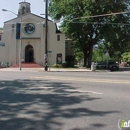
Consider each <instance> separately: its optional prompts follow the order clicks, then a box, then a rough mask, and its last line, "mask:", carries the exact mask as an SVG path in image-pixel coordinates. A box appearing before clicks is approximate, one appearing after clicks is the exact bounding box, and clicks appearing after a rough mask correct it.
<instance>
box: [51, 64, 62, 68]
mask: <svg viewBox="0 0 130 130" xmlns="http://www.w3.org/2000/svg"><path fill="white" fill-rule="evenodd" d="M52 67H54V68H59V67H60V65H58V64H54V65H52Z"/></svg>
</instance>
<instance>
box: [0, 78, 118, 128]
mask: <svg viewBox="0 0 130 130" xmlns="http://www.w3.org/2000/svg"><path fill="white" fill-rule="evenodd" d="M67 89H75V88H74V87H72V86H71V84H69V83H64V82H49V81H47V80H14V81H4V80H1V81H0V130H63V129H64V130H65V129H66V128H63V126H64V125H65V123H66V122H69V120H70V119H74V118H81V117H84V116H106V115H107V114H113V113H117V111H93V110H90V109H89V108H87V107H82V106H80V104H81V103H82V102H84V101H88V102H92V101H95V100H100V98H95V97H92V96H90V95H89V94H86V93H82V94H80V93H78V92H69V91H67ZM76 106H77V107H76ZM93 126H95V128H97V127H104V126H105V125H104V124H94V125H93ZM74 128H75V127H74ZM66 130H69V129H66ZM70 130H72V129H70ZM73 130H83V128H75V129H73Z"/></svg>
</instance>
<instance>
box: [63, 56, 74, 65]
mask: <svg viewBox="0 0 130 130" xmlns="http://www.w3.org/2000/svg"><path fill="white" fill-rule="evenodd" d="M74 60H75V58H74V56H72V55H68V56H66V58H65V61H66V63H67V65H66V66H67V67H74Z"/></svg>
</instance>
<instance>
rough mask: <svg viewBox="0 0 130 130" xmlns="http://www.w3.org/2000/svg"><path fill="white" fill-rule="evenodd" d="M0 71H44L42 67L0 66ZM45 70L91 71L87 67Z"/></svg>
mask: <svg viewBox="0 0 130 130" xmlns="http://www.w3.org/2000/svg"><path fill="white" fill-rule="evenodd" d="M0 71H36V72H45V70H44V68H22V70H19V68H0ZM47 72H91V70H90V69H87V68H48V71H47Z"/></svg>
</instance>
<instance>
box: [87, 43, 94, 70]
mask: <svg viewBox="0 0 130 130" xmlns="http://www.w3.org/2000/svg"><path fill="white" fill-rule="evenodd" d="M92 52H93V45H92V44H91V45H90V46H89V55H88V67H89V68H91V63H92Z"/></svg>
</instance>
